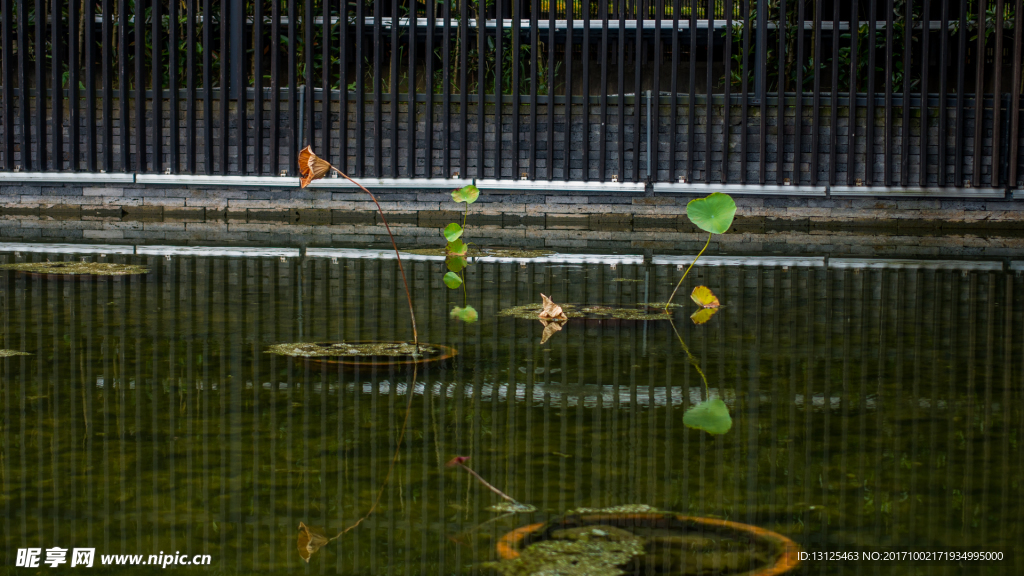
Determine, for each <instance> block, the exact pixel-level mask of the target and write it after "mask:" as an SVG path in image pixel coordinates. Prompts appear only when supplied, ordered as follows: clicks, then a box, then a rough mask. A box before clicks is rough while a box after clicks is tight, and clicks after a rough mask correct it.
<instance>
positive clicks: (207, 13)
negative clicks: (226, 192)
mask: <svg viewBox="0 0 1024 576" xmlns="http://www.w3.org/2000/svg"><path fill="white" fill-rule="evenodd" d="M276 2H277V0H275V4H274V5H275V6H276V5H277V4H276ZM275 21H276V20H275ZM212 52H213V12H212V10H211V8H210V0H203V170H204V171H205V172H206V173H207V174H213V59H212V57H211V54H212ZM275 76H276V75H275ZM275 124H276V123H275Z"/></svg>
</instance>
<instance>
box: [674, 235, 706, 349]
mask: <svg viewBox="0 0 1024 576" xmlns="http://www.w3.org/2000/svg"><path fill="white" fill-rule="evenodd" d="M711 236H713V234H708V241H707V242H705V243H704V247H703V248H701V249H700V252H698V253H697V258H700V255H701V254H703V253H704V251H705V250H707V249H708V246H709V245H710V244H711ZM697 258H694V259H693V262H690V268H693V265H694V264H696V263H697ZM690 268H687V269H686V272H683V277H682V278H680V279H679V283H678V284H676V289H675V290H673V291H672V295H671V296H669V297H668V302H665V313H666V314H668V307H669V305H671V304H672V299H673V298H675V297H676V292H678V291H679V287H680V286H682V285H683V280H686V275H687V274H689V273H690ZM676 334H678V332H677V333H676ZM683 348H686V345H685V344H683Z"/></svg>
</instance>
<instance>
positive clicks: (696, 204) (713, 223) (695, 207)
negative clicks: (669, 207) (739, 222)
mask: <svg viewBox="0 0 1024 576" xmlns="http://www.w3.org/2000/svg"><path fill="white" fill-rule="evenodd" d="M686 215H687V216H688V217H689V218H690V222H693V224H694V225H695V226H696V227H698V228H700V229H701V230H703V231H705V232H711V233H712V234H725V232H726V231H727V230H729V226H732V219H733V217H734V216H736V202H735V201H734V200H733V199H732V196H729V195H728V194H723V193H721V192H715V193H714V194H711V195H710V196H708V197H707V198H696V199H694V200H690V202H689V203H688V204H687V205H686Z"/></svg>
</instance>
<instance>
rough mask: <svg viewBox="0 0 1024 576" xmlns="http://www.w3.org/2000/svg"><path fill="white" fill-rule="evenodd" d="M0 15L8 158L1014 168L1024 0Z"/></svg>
mask: <svg viewBox="0 0 1024 576" xmlns="http://www.w3.org/2000/svg"><path fill="white" fill-rule="evenodd" d="M0 16H2V18H0V20H2V22H0V42H2V46H0V59H2V62H0V63H2V66H0V171H6V172H46V171H68V172H86V173H115V172H130V173H155V174H171V175H178V174H189V175H192V174H200V175H217V176H225V175H233V176H260V175H265V176H271V175H272V176H280V175H283V176H295V175H296V174H297V171H298V166H297V163H296V155H297V152H298V150H299V149H300V148H302V147H304V146H306V145H312V146H313V147H314V149H315V150H316V151H317V153H318V154H320V155H321V156H323V157H325V158H328V159H330V161H331V162H333V163H334V164H335V165H337V166H338V167H339V168H341V169H342V170H344V171H346V172H348V173H350V174H352V175H353V176H355V177H373V178H391V179H414V178H418V179H424V178H426V179H432V178H463V179H467V178H473V179H486V180H489V181H497V182H498V183H499V184H500V182H501V181H508V182H509V183H510V184H511V182H512V181H520V180H524V179H525V180H531V181H572V182H602V183H615V182H618V183H626V182H632V183H640V182H644V183H646V182H655V183H680V182H684V183H707V184H733V185H755V186H784V185H793V186H801V185H804V186H824V185H828V186H851V187H858V186H864V187H868V188H874V187H914V188H922V189H928V190H933V189H935V188H941V187H950V188H997V189H1000V188H1001V189H1005V188H1016V187H1020V186H1024V183H1022V180H1024V154H1022V151H1021V150H1022V146H1021V145H1022V144H1024V142H1022V140H1024V134H1022V131H1021V114H1020V109H1021V102H1022V94H1024V79H1022V74H1021V73H1022V66H1024V63H1022V55H1021V51H1022V37H1024V31H1022V24H1024V22H1022V0H963V1H959V2H958V1H955V0H953V1H949V2H941V1H938V0H908V1H906V2H895V1H894V0H852V1H851V0H844V1H839V0H833V1H828V0H814V1H812V0H797V1H792V0H790V1H787V0H773V1H771V2H759V1H757V0H707V1H703V0H701V1H680V0H644V1H641V2H626V1H624V0H607V1H601V2H594V1H590V0H588V1H587V2H583V1H578V0H574V1H573V2H569V3H567V2H565V1H564V0H563V1H556V2H555V3H554V4H551V2H550V1H549V0H494V1H493V2H491V3H479V2H477V3H473V2H469V1H468V0H453V1H452V2H450V3H438V2H434V1H433V0H431V1H428V2H422V1H413V0H382V1H380V2H375V3H364V2H355V3H349V2H329V1H327V0H310V1H302V0H274V1H272V2H267V1H258V2H252V1H244V0H225V1H222V2H211V1H210V0H182V1H180V2H178V1H176V2H168V1H161V0H157V1H152V2H150V1H142V0H139V1H133V2H129V1H127V0H85V1H84V2H61V1H58V0H53V1H50V2H46V1H43V0H33V1H28V0H0ZM982 30H983V33H980V32H981V31H982ZM928 190H924V191H923V193H925V194H927V192H928Z"/></svg>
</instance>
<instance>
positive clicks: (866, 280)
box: [0, 247, 1024, 575]
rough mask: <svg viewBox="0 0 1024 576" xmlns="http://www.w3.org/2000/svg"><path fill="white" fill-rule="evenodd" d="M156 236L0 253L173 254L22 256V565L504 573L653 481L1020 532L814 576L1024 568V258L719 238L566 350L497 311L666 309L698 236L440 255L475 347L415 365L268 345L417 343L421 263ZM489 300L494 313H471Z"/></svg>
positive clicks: (784, 514)
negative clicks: (957, 558) (94, 271)
mask: <svg viewBox="0 0 1024 576" xmlns="http://www.w3.org/2000/svg"><path fill="white" fill-rule="evenodd" d="M128 248H129V250H128V251H129V252H131V253H128V254H114V253H110V254H105V255H100V254H97V253H92V254H81V253H73V252H75V249H74V247H70V248H68V247H65V248H64V249H62V250H61V251H60V252H46V251H41V252H31V253H30V252H18V253H16V252H14V251H9V252H0V262H2V263H14V262H28V261H31V262H43V261H46V260H53V261H58V260H74V261H79V260H81V259H82V258H86V259H87V260H89V261H99V262H116V263H126V264H138V265H142V266H145V267H147V268H148V269H149V272H148V273H147V274H144V275H138V276H132V277H126V278H100V279H95V280H92V281H81V280H71V279H67V278H47V277H39V276H30V275H25V274H22V273H19V272H15V271H13V270H2V271H0V299H2V300H0V301H2V314H3V316H2V324H0V325H2V338H3V343H2V347H3V348H6V349H11V350H17V351H24V352H28V353H30V354H31V355H28V356H13V357H8V358H3V359H0V383H2V387H0V388H2V389H0V411H2V417H3V428H2V438H0V443H2V462H0V472H2V478H0V481H2V484H3V492H2V499H3V511H4V517H3V553H4V560H3V563H2V565H3V566H4V570H8V569H10V570H11V571H15V572H17V571H18V570H20V569H15V568H14V566H15V563H16V558H15V557H16V555H17V551H18V549H19V548H28V547H41V548H43V549H44V550H45V549H46V548H51V547H54V546H59V547H61V548H68V549H70V548H73V547H94V548H95V549H96V554H97V560H96V563H97V565H98V564H99V555H101V554H104V555H106V554H143V555H149V554H157V553H160V552H162V553H174V552H181V553H182V554H187V555H189V556H191V555H195V554H209V555H210V556H211V558H212V566H211V567H208V568H202V569H196V568H186V567H182V566H174V567H168V570H172V568H173V571H177V572H181V573H192V572H194V573H209V572H210V571H211V570H214V571H217V572H243V573H251V572H274V573H316V574H370V575H378V574H380V575H384V574H402V575H418V574H437V575H446V574H473V573H476V574H490V573H491V572H490V571H489V569H488V568H487V566H486V564H485V563H486V562H488V561H493V560H495V559H496V553H495V546H496V543H497V541H498V539H499V538H500V537H501V536H502V535H503V534H505V533H507V532H509V531H510V530H512V529H514V528H516V527H518V526H522V525H525V524H530V523H533V522H542V521H545V520H547V519H550V518H552V517H555V516H558V515H559V514H561V513H563V512H566V511H568V510H571V509H578V508H582V507H588V508H599V507H609V506H620V505H639V504H643V505H649V506H652V507H655V508H658V509H662V510H671V511H676V512H680V513H684V514H688V515H692V516H706V517H712V518H719V519H726V520H731V521H736V522H742V523H747V524H753V525H756V526H760V527H763V528H766V529H769V530H772V531H775V532H778V533H780V534H783V535H785V536H788V537H789V538H791V539H793V540H794V541H796V542H797V543H799V544H800V545H801V547H802V548H803V549H804V550H807V551H821V552H829V551H849V550H856V551H871V550H873V551H884V550H887V549H897V548H891V547H900V546H902V547H908V546H913V547H918V548H922V549H924V548H927V549H934V550H945V551H953V550H964V549H971V550H998V551H1001V552H1003V553H1004V554H1005V555H1006V559H1005V560H1004V561H1002V562H995V563H987V564H974V563H970V562H968V563H961V564H960V565H949V564H948V563H947V564H944V565H942V566H938V565H937V564H935V565H929V563H927V562H920V563H911V562H889V563H867V562H860V561H836V562H822V561H808V562H804V563H803V564H802V566H801V568H800V571H801V573H807V574H1006V575H1011V574H1022V573H1024V394H1022V393H1024V370H1022V363H1024V278H1022V276H1021V273H1020V271H1019V270H1017V269H1016V268H1019V266H1018V263H1016V262H1011V261H1009V260H989V261H957V262H950V261H947V262H934V261H933V262H928V261H884V260H870V261H869V260H864V261H857V260H844V259H827V258H816V257H814V258H812V257H807V258H790V259H785V258H781V259H780V258H771V257H766V258H735V259H731V260H729V259H719V260H717V261H716V260H713V259H710V260H709V261H708V265H700V266H697V267H696V268H695V269H694V271H693V272H691V276H690V277H688V278H687V285H686V286H685V287H684V290H682V291H681V292H680V295H677V297H676V301H677V302H678V303H680V304H682V306H681V307H679V308H676V309H674V310H673V315H674V325H673V324H670V323H669V322H668V321H665V320H635V319H629V318H626V319H616V318H608V317H603V318H602V317H592V318H570V319H569V321H568V322H567V323H566V324H565V326H564V327H563V329H562V330H561V331H558V332H556V333H554V334H552V335H550V339H549V340H548V341H547V342H546V343H544V344H543V345H542V344H541V343H540V340H541V337H542V332H543V330H544V327H543V326H542V325H541V323H540V322H538V321H536V320H526V319H518V318H515V317H508V316H501V315H500V314H499V312H500V311H501V310H503V309H506V308H509V307H513V306H519V305H525V304H531V303H536V304H540V294H541V293H544V294H547V295H550V296H551V297H552V298H553V299H554V300H555V302H557V303H560V304H575V305H578V306H585V305H609V306H619V307H626V308H630V309H637V308H638V305H639V306H642V305H643V304H644V303H650V302H659V301H660V302H664V301H665V300H666V299H667V297H668V294H669V292H671V290H672V288H673V286H674V284H675V282H676V280H677V279H678V278H679V277H680V275H681V274H682V271H681V270H679V269H678V263H679V262H681V261H683V260H685V259H682V258H680V259H673V258H661V259H658V258H654V259H653V261H652V260H651V259H650V258H648V259H646V261H645V260H644V259H643V258H641V257H639V256H637V257H632V256H600V255H590V256H571V255H564V256H554V257H548V258H544V259H543V260H542V261H527V260H523V261H515V260H514V259H509V260H507V261H501V260H500V259H491V260H490V261H486V262H476V263H474V264H472V265H471V266H470V267H469V268H468V269H467V281H466V284H465V286H466V290H465V291H463V290H462V289H459V290H449V289H448V288H446V287H445V286H444V284H443V283H442V281H441V277H442V275H443V270H444V264H443V262H439V261H437V260H436V259H431V258H429V257H420V258H419V259H413V257H412V256H410V257H409V259H407V260H406V261H405V264H406V271H407V273H408V275H409V281H410V283H411V284H412V285H413V290H412V291H413V299H414V304H415V309H416V315H417V321H418V330H419V337H420V339H421V341H424V342H430V343H435V344H444V345H447V346H451V347H453V348H455V349H457V351H458V354H457V356H454V357H453V358H450V359H447V360H444V361H441V362H438V363H431V364H424V365H422V366H420V367H418V368H417V369H416V372H415V375H414V374H413V372H412V369H411V368H410V367H409V366H395V365H391V366H387V365H385V366H381V367H367V366H358V367H346V366H341V365H338V364H327V363H317V362H314V361H310V360H309V359H305V358H288V357H284V356H278V355H274V354H268V353H266V350H267V349H268V348H269V347H270V346H272V345H275V344H280V343H290V342H335V341H349V342H351V341H382V340H387V341H408V340H409V339H411V338H412V332H411V329H410V324H409V317H408V310H407V308H406V303H405V295H404V293H403V291H402V284H401V279H400V277H399V276H398V271H397V267H396V265H395V261H394V259H390V258H387V257H380V253H378V252H374V251H365V252H360V251H338V252H337V253H333V255H332V252H331V251H330V250H321V251H319V252H313V251H312V250H311V251H309V252H306V253H300V252H298V251H296V254H291V253H288V254H284V255H277V254H274V255H260V253H259V252H257V253H255V254H242V255H216V253H214V254H189V253H187V251H186V252H184V253H175V254H172V253H171V251H168V252H167V253H166V254H160V253H159V251H156V250H154V251H151V252H152V253H150V254H137V253H134V251H133V250H131V247H128ZM384 255H385V256H386V253H384ZM697 284H704V285H707V286H709V287H711V288H712V290H714V291H715V293H716V294H717V295H718V297H719V298H720V300H721V302H722V304H723V307H722V308H721V310H720V311H719V312H718V313H717V314H716V315H715V316H714V317H713V318H712V319H711V320H710V321H709V322H707V323H706V324H704V325H702V326H695V325H694V324H693V323H692V322H690V320H689V315H690V313H691V312H692V311H693V310H694V309H695V306H694V305H693V304H692V303H691V302H690V301H689V298H688V297H687V296H688V294H689V289H690V288H692V287H693V286H694V285H697ZM467 303H468V304H469V305H472V306H473V307H474V308H475V309H476V310H477V311H478V313H479V320H478V321H476V322H474V323H470V324H467V323H464V322H461V321H459V320H458V319H455V318H452V317H450V315H449V312H450V311H451V309H452V308H453V307H456V306H459V307H462V306H465V305H466V304H467ZM673 326H674V327H675V329H677V330H678V337H677V334H676V332H675V331H674V330H673ZM683 344H685V345H686V347H687V348H688V349H689V351H690V352H691V353H692V358H693V361H691V358H690V357H689V356H688V355H687V354H686V352H684V350H683ZM696 367H699V368H700V372H702V373H703V374H704V375H705V376H706V377H707V386H706V387H705V385H704V382H703V381H702V379H701V375H700V373H699V372H698V370H697V368H696ZM414 376H415V382H413V381H412V379H413V377H414ZM410 384H411V385H410ZM708 395H710V397H712V398H721V399H723V400H724V401H725V404H726V405H727V406H728V409H729V412H730V414H731V418H732V420H733V424H732V427H731V429H730V430H729V431H728V432H727V433H725V434H722V435H716V436H713V435H711V434H708V433H707V432H704V431H701V430H695V429H691V428H688V427H686V426H685V425H684V424H683V414H684V412H685V411H686V410H687V409H688V408H690V407H691V406H693V405H694V404H695V403H699V402H701V401H703V400H705V399H707V397H708ZM403 426H404V436H403V435H402V431H403ZM400 437H401V443H400V444H399V438H400ZM396 449H397V460H395V461H394V467H393V473H391V474H390V476H389V470H391V469H392V462H393V457H394V455H395V454H396ZM455 456H468V457H469V460H467V461H466V462H465V463H466V465H467V466H469V467H471V468H472V469H473V470H475V471H476V472H477V473H479V474H480V475H481V476H482V477H483V478H484V479H486V480H487V481H488V482H490V483H491V484H493V485H494V486H496V487H497V488H499V489H500V490H502V491H504V492H505V493H507V494H508V495H510V496H512V497H513V498H515V499H516V500H518V501H519V502H522V503H524V504H529V505H531V506H533V507H535V508H536V511H534V512H528V513H520V514H501V513H495V512H491V511H489V510H488V508H489V507H490V506H492V505H494V504H496V503H499V502H501V499H500V498H499V497H498V496H497V495H496V494H495V493H493V492H491V491H490V490H488V489H487V488H486V487H485V486H483V485H482V484H481V483H479V482H477V481H476V480H474V478H473V477H472V476H470V474H469V473H467V472H465V471H464V470H462V469H460V468H458V467H455V468H452V467H446V466H445V463H446V462H448V461H449V460H450V459H452V458H453V457H455ZM382 486H383V491H382V492H380V501H379V506H378V508H377V509H376V511H375V512H374V513H373V514H372V515H370V516H369V517H368V518H367V519H366V520H365V522H363V523H362V524H361V525H359V526H358V527H357V528H355V529H353V530H351V531H349V532H348V533H346V534H345V535H343V536H342V537H340V538H338V539H336V540H334V541H332V542H330V543H328V544H327V545H325V546H324V547H323V548H321V549H320V550H318V551H316V552H315V553H314V554H313V555H312V557H311V558H310V561H309V563H308V564H307V562H305V561H304V560H303V559H302V558H301V557H300V554H299V551H298V550H297V545H296V541H297V537H298V535H299V531H298V527H299V524H300V522H302V523H304V524H305V525H311V526H316V527H322V528H323V530H324V534H326V535H327V536H328V537H330V536H333V535H334V534H336V533H338V532H340V531H341V530H342V529H343V528H346V527H348V526H350V525H351V524H353V523H354V522H356V521H357V520H358V519H359V518H360V517H361V516H363V515H364V514H365V513H366V511H367V510H368V509H369V508H370V506H371V504H372V503H373V502H374V499H375V497H376V495H377V494H378V491H379V490H381V487H382ZM44 556H45V552H44ZM64 568H68V566H67V565H65V566H64ZM40 569H41V570H42V571H44V572H46V571H47V570H49V568H48V567H47V566H45V565H42V566H41V568H40ZM92 570H94V571H96V572H99V573H105V572H118V571H119V570H120V571H124V572H133V573H134V572H141V571H143V570H141V569H139V568H133V569H130V568H114V567H110V566H108V567H105V568H102V567H98V566H97V567H94V568H93V569H92ZM146 570H149V571H153V570H154V568H153V567H147V568H146ZM155 570H159V568H156V569H155Z"/></svg>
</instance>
